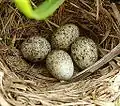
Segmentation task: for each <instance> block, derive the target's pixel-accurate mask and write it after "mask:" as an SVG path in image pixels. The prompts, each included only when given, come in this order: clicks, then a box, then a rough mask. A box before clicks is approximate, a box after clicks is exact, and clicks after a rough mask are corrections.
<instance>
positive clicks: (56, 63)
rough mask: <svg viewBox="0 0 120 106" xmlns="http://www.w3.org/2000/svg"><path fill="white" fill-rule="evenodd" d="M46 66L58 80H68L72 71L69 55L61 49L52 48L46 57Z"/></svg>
mask: <svg viewBox="0 0 120 106" xmlns="http://www.w3.org/2000/svg"><path fill="white" fill-rule="evenodd" d="M46 67H47V69H48V70H49V71H50V73H51V74H52V75H53V76H54V77H55V78H57V79H58V80H69V79H70V78H71V77H72V75H73V72H74V66H73V62H72V59H71V57H70V56H69V54H68V53H66V52H65V51H63V50H53V51H52V52H50V53H49V55H48V56H47V58H46Z"/></svg>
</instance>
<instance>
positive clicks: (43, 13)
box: [14, 0, 65, 20]
mask: <svg viewBox="0 0 120 106" xmlns="http://www.w3.org/2000/svg"><path fill="white" fill-rule="evenodd" d="M64 1H65V0H46V1H44V2H43V3H42V4H41V5H40V6H38V7H37V8H35V9H34V10H33V8H32V6H31V3H30V1H29V0H14V2H15V4H16V7H17V8H18V9H19V10H20V11H21V12H22V13H23V14H24V15H25V16H26V17H28V18H32V19H36V20H45V19H46V18H47V17H49V16H51V15H52V14H53V13H54V12H55V10H56V9H57V8H58V7H59V6H60V5H61V4H62V3H63V2H64Z"/></svg>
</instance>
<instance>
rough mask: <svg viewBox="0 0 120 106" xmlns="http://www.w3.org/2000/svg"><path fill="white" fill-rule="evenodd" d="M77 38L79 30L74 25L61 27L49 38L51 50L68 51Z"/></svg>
mask: <svg viewBox="0 0 120 106" xmlns="http://www.w3.org/2000/svg"><path fill="white" fill-rule="evenodd" d="M77 37H79V28H78V27H77V26H76V25H74V24H66V25H64V26H61V27H60V28H58V30H57V31H56V33H55V34H53V36H52V38H51V45H52V48H54V49H63V50H68V49H69V46H70V45H71V44H72V43H73V41H74V40H75V39H76V38H77Z"/></svg>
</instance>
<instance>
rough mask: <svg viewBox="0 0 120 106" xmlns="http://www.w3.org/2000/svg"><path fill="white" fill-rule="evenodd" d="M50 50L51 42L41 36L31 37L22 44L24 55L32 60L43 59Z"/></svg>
mask: <svg viewBox="0 0 120 106" xmlns="http://www.w3.org/2000/svg"><path fill="white" fill-rule="evenodd" d="M50 51H51V46H50V43H49V42H48V41H47V40H46V39H45V38H42V37H40V36H34V37H30V38H28V39H27V40H25V41H24V42H23V43H22V45H21V52H22V54H23V56H24V57H25V58H26V59H27V60H30V61H32V62H37V61H41V60H43V59H44V58H45V57H46V56H47V54H48V53H49V52H50Z"/></svg>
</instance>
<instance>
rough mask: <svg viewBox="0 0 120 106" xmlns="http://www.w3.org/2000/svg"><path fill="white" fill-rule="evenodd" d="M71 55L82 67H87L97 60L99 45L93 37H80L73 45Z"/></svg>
mask: <svg viewBox="0 0 120 106" xmlns="http://www.w3.org/2000/svg"><path fill="white" fill-rule="evenodd" d="M71 56H72V57H73V60H74V61H75V63H76V64H77V65H78V66H79V67H80V68H81V69H85V68H87V67H89V66H91V65H92V64H94V63H95V62H96V61H97V59H98V52H97V46H96V44H95V42H94V41H93V40H92V39H90V38H86V37H79V38H78V39H77V40H75V42H74V43H73V44H72V46H71Z"/></svg>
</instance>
